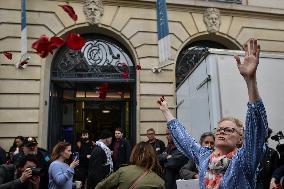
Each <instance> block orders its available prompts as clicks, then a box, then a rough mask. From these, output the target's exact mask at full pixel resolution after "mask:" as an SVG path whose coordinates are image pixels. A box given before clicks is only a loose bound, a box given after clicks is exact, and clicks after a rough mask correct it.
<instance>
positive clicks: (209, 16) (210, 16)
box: [203, 8, 221, 33]
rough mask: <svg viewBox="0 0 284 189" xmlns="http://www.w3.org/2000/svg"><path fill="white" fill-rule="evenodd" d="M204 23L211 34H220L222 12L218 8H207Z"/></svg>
mask: <svg viewBox="0 0 284 189" xmlns="http://www.w3.org/2000/svg"><path fill="white" fill-rule="evenodd" d="M203 22H204V23H205V25H206V26H207V31H208V32H209V33H216V32H218V31H219V29H220V25H221V16H220V11H219V10H218V9H216V8H207V9H206V10H205V12H204V14H203Z"/></svg>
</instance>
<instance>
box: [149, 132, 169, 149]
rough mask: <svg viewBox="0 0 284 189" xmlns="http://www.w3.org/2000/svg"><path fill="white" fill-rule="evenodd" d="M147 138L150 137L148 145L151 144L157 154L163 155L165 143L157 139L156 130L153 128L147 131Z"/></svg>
mask: <svg viewBox="0 0 284 189" xmlns="http://www.w3.org/2000/svg"><path fill="white" fill-rule="evenodd" d="M147 137H148V139H149V140H148V141H147V142H148V143H150V144H151V145H152V146H153V148H154V150H155V151H156V153H157V154H161V153H163V152H164V151H165V149H166V147H165V143H164V142H163V141H161V140H159V139H157V138H156V137H155V130H154V129H153V128H150V129H148V130H147Z"/></svg>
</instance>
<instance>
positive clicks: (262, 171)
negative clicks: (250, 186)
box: [257, 145, 279, 189]
mask: <svg viewBox="0 0 284 189" xmlns="http://www.w3.org/2000/svg"><path fill="white" fill-rule="evenodd" d="M278 161H279V155H278V153H277V152H276V151H275V150H274V149H272V148H270V147H268V146H267V145H266V146H265V154H264V155H263V157H262V159H261V161H260V164H259V167H258V170H259V172H258V176H257V186H258V188H259V189H269V186H270V181H271V178H272V174H273V172H274V171H275V169H276V168H277V167H278Z"/></svg>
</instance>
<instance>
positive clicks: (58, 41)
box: [48, 36, 65, 54]
mask: <svg viewBox="0 0 284 189" xmlns="http://www.w3.org/2000/svg"><path fill="white" fill-rule="evenodd" d="M64 44H65V41H64V40H63V39H62V38H61V37H56V36H53V37H51V38H50V44H49V47H48V51H49V52H50V53H51V54H53V50H54V49H56V48H58V47H62V46H63V45H64Z"/></svg>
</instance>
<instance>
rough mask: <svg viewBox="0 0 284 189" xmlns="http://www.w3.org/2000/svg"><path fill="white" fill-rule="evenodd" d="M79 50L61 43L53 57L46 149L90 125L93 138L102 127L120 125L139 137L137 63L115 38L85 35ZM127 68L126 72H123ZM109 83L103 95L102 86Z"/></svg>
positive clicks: (131, 134)
mask: <svg viewBox="0 0 284 189" xmlns="http://www.w3.org/2000/svg"><path fill="white" fill-rule="evenodd" d="M83 37H84V38H85V39H86V41H87V43H86V44H85V46H84V47H83V48H82V49H81V51H73V50H71V49H69V48H67V46H64V47H62V48H61V49H60V50H59V51H58V52H57V54H56V55H55V58H54V60H53V62H52V66H51V76H50V79H51V82H50V106H49V124H48V125H49V126H48V148H49V149H51V148H52V147H53V146H54V145H55V144H56V143H57V142H58V141H59V140H63V139H65V140H67V141H69V142H71V143H73V144H74V142H75V141H76V139H77V137H78V135H79V133H80V132H81V131H82V130H83V129H86V130H89V131H90V132H91V135H92V138H93V139H94V140H96V139H98V137H99V135H100V132H101V130H103V129H109V130H110V131H113V130H114V129H115V128H116V127H121V128H122V129H123V131H124V133H125V136H126V137H127V138H128V139H131V142H132V143H134V142H135V139H136V128H135V116H136V115H135V112H136V93H135V92H136V89H135V87H136V86H135V81H136V75H135V71H136V70H135V65H134V61H133V59H132V57H131V56H130V53H129V52H128V51H127V49H126V48H125V47H124V46H122V45H121V44H120V43H119V42H118V41H116V40H115V39H113V38H110V37H107V36H104V35H99V34H86V35H83ZM125 72H127V73H128V77H127V78H126V77H125V75H124V74H125ZM105 83H107V84H108V90H107V95H106V98H105V99H102V98H100V95H99V92H100V86H102V85H103V84H105Z"/></svg>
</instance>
